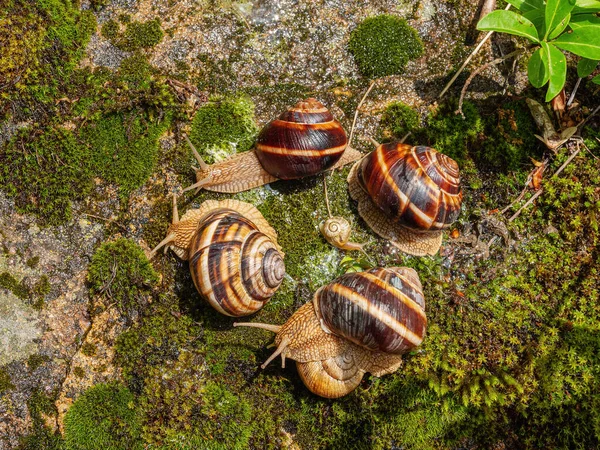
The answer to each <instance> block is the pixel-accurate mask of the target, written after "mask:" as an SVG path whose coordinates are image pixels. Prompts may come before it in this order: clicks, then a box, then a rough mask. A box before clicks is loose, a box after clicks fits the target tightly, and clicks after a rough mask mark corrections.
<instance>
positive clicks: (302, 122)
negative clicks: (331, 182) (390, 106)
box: [184, 98, 362, 193]
mask: <svg viewBox="0 0 600 450" xmlns="http://www.w3.org/2000/svg"><path fill="white" fill-rule="evenodd" d="M188 144H190V145H191V143H190V142H189V140H188ZM347 144H348V139H347V136H346V132H345V131H344V129H343V127H342V126H341V124H340V123H339V122H338V121H337V120H335V119H334V118H333V115H332V114H331V112H330V111H329V110H328V109H327V108H325V106H323V104H322V103H320V102H319V101H317V100H316V99H314V98H309V99H307V100H305V101H301V102H299V103H297V104H296V105H295V106H293V107H292V108H289V109H288V110H287V111H285V112H283V113H282V114H281V115H280V116H279V117H278V118H277V119H275V120H272V121H271V122H269V123H268V124H267V125H265V126H264V127H263V129H262V130H261V132H260V133H259V135H258V138H257V142H256V147H255V149H254V150H252V151H249V152H242V153H238V154H236V155H234V156H232V157H231V158H229V159H226V160H225V161H222V162H220V163H217V164H213V165H207V164H206V163H204V161H202V158H201V157H200V155H199V154H198V152H197V151H196V150H195V149H194V147H193V146H192V145H191V147H192V150H193V151H194V155H195V157H196V159H197V160H198V163H199V165H200V168H198V169H196V180H197V182H196V183H195V184H193V185H191V186H189V187H187V188H186V189H184V191H188V190H191V189H201V188H202V189H206V190H210V191H216V192H228V193H234V192H242V191H245V190H248V189H252V188H254V187H258V186H262V185H263V184H267V183H271V182H273V181H277V180H280V179H283V180H290V179H296V178H302V177H306V176H311V175H316V174H318V173H321V172H324V171H326V170H329V169H335V168H337V167H342V166H344V165H346V164H349V163H351V162H354V161H356V160H357V159H359V158H360V157H361V156H362V155H361V153H360V152H358V151H357V150H354V149H353V148H350V147H348V145H347Z"/></svg>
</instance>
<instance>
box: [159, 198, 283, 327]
mask: <svg viewBox="0 0 600 450" xmlns="http://www.w3.org/2000/svg"><path fill="white" fill-rule="evenodd" d="M162 246H166V248H171V249H173V251H175V253H176V254H177V255H178V256H179V257H180V258H182V259H185V260H189V266H190V272H191V274H192V279H193V281H194V284H195V286H196V289H197V290H198V292H200V294H201V295H202V296H203V297H204V298H205V299H206V300H207V301H208V302H209V303H210V304H211V305H212V306H213V307H214V308H215V309H216V310H217V311H219V312H221V313H222V314H226V315H228V316H234V317H241V316H246V315H249V314H252V313H254V312H256V311H258V310H259V309H260V308H262V307H263V306H264V304H265V303H266V302H267V301H268V300H269V299H270V298H271V297H272V296H273V295H274V294H275V292H276V291H277V289H278V288H279V286H280V285H281V282H282V281H283V277H284V275H285V266H284V263H283V256H284V255H283V252H282V251H281V248H280V247H279V245H278V244H277V233H275V230H273V228H271V226H270V225H269V224H268V222H267V221H266V220H265V218H264V217H263V216H262V214H261V213H260V211H258V210H257V209H256V208H255V207H254V206H253V205H251V204H249V203H245V202H240V201H238V200H232V199H227V200H223V201H216V200H207V201H206V202H204V203H203V204H202V205H201V206H200V208H198V209H192V210H189V211H187V212H186V213H185V214H184V216H183V217H182V218H181V220H179V217H178V213H177V203H176V201H175V200H174V203H173V223H172V224H171V226H170V227H169V230H168V233H167V237H166V238H165V239H164V240H163V242H161V243H160V244H159V245H158V246H157V247H156V248H155V249H154V250H153V251H152V253H151V255H154V254H155V253H156V251H157V250H158V248H160V247H162Z"/></svg>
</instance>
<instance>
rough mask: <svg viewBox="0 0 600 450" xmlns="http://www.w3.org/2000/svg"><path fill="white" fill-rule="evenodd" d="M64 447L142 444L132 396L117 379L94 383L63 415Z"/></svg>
mask: <svg viewBox="0 0 600 450" xmlns="http://www.w3.org/2000/svg"><path fill="white" fill-rule="evenodd" d="M64 424H65V450H95V449H97V450H105V449H114V450H129V449H142V448H144V446H143V443H142V441H141V440H140V433H141V421H140V416H139V413H138V410H137V409H136V406H135V397H134V396H133V394H132V393H131V392H130V391H129V389H127V388H126V387H124V386H122V385H119V384H118V383H106V384H104V383H103V384H97V385H95V386H93V387H91V388H89V389H88V390H87V391H85V392H84V393H83V394H81V396H80V397H79V398H78V399H77V400H76V401H75V403H73V405H72V406H71V407H70V408H69V410H68V411H67V414H66V415H65V422H64Z"/></svg>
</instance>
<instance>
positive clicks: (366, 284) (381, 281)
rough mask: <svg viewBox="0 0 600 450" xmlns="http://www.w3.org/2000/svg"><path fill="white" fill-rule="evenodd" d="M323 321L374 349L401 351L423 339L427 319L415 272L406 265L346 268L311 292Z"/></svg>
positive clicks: (334, 330) (328, 328) (330, 329)
mask: <svg viewBox="0 0 600 450" xmlns="http://www.w3.org/2000/svg"><path fill="white" fill-rule="evenodd" d="M313 303H314V307H315V312H316V314H317V317H318V318H319V319H320V322H321V326H322V327H323V329H324V330H325V331H326V332H328V333H332V334H335V335H337V336H341V337H344V338H346V339H348V340H350V341H352V342H354V343H355V344H357V345H360V346H362V347H364V348H367V349H369V350H374V351H380V352H385V353H394V354H401V353H404V352H406V351H408V350H410V349H412V348H414V347H417V346H418V345H420V344H421V342H422V341H423V337H424V335H425V327H426V325H427V319H426V317H425V299H424V298H423V289H422V287H421V283H420V281H419V277H418V275H417V273H416V272H415V271H414V270H413V269H409V268H405V267H393V268H390V269H383V268H378V269H371V270H369V271H366V272H359V273H348V274H346V275H342V276H341V277H339V278H337V279H336V280H334V281H333V282H332V283H330V284H328V285H326V286H323V287H322V288H320V289H319V290H318V291H317V293H316V294H315V296H314V298H313Z"/></svg>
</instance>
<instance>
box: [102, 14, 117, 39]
mask: <svg viewBox="0 0 600 450" xmlns="http://www.w3.org/2000/svg"><path fill="white" fill-rule="evenodd" d="M101 33H102V37H104V38H105V39H108V40H109V41H113V40H115V39H116V38H117V36H118V34H119V23H118V22H117V21H116V20H113V19H111V20H107V21H106V22H104V24H103V25H102V29H101Z"/></svg>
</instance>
